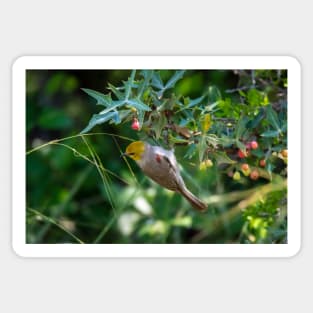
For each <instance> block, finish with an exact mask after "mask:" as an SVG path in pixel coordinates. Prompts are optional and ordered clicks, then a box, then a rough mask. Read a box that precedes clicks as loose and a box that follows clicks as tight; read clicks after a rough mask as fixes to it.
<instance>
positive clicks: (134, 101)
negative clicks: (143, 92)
mask: <svg viewBox="0 0 313 313" xmlns="http://www.w3.org/2000/svg"><path fill="white" fill-rule="evenodd" d="M126 104H128V105H131V106H133V107H135V108H136V109H137V110H143V111H151V109H150V107H149V106H147V105H146V104H145V103H143V102H142V101H141V100H139V99H129V100H127V101H126Z"/></svg>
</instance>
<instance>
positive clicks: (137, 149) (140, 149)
mask: <svg viewBox="0 0 313 313" xmlns="http://www.w3.org/2000/svg"><path fill="white" fill-rule="evenodd" d="M144 152H145V143H144V142H142V141H135V142H132V143H131V144H130V145H128V146H127V148H126V152H125V154H126V155H127V156H129V157H130V158H132V159H133V160H135V161H138V160H140V159H141V158H142V155H143V153H144Z"/></svg>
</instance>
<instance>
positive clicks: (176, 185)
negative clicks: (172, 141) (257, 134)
mask: <svg viewBox="0 0 313 313" xmlns="http://www.w3.org/2000/svg"><path fill="white" fill-rule="evenodd" d="M136 162H137V164H138V165H139V167H140V168H141V169H142V171H143V172H144V173H145V174H146V175H147V176H148V177H150V178H151V179H152V180H154V181H155V182H156V183H158V184H159V185H161V186H163V187H165V188H167V189H169V190H172V191H176V192H178V193H180V194H182V195H183V196H184V197H185V198H186V199H187V200H188V201H189V202H190V204H191V205H192V206H193V207H194V208H195V209H197V210H199V211H204V210H206V209H207V205H206V204H205V203H204V202H202V201H201V200H200V199H198V198H197V197H196V196H195V195H194V194H192V193H191V192H190V191H189V190H188V189H187V187H186V185H185V183H184V181H183V179H182V177H181V175H180V171H179V167H178V164H177V161H176V157H175V155H174V151H173V150H165V149H163V148H162V147H159V146H151V145H150V144H148V143H145V150H144V153H143V155H142V158H141V159H140V160H138V161H136Z"/></svg>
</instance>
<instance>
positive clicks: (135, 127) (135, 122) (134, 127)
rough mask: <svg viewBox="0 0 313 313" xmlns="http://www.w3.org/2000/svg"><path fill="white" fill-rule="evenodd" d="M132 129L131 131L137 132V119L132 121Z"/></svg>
mask: <svg viewBox="0 0 313 313" xmlns="http://www.w3.org/2000/svg"><path fill="white" fill-rule="evenodd" d="M132 129H133V130H139V129H140V124H139V121H138V119H136V118H134V119H133V123H132Z"/></svg>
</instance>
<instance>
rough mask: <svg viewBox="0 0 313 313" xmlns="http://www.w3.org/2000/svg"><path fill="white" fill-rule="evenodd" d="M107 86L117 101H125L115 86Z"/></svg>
mask: <svg viewBox="0 0 313 313" xmlns="http://www.w3.org/2000/svg"><path fill="white" fill-rule="evenodd" d="M108 85H109V87H108V89H110V90H111V91H112V92H113V93H114V95H115V96H116V97H117V99H118V100H122V99H125V97H124V94H123V93H122V92H121V91H119V90H118V89H117V88H116V87H115V86H113V85H112V84H110V83H109V84H108Z"/></svg>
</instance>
